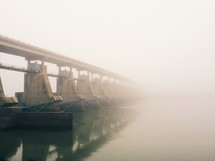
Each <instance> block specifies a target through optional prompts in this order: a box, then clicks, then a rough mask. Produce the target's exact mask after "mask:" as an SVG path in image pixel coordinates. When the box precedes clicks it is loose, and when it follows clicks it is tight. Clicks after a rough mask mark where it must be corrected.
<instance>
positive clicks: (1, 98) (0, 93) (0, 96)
mask: <svg viewBox="0 0 215 161" xmlns="http://www.w3.org/2000/svg"><path fill="white" fill-rule="evenodd" d="M5 101H6V99H5V95H4V89H3V85H2V81H1V77H0V106H2V105H3V104H5Z"/></svg>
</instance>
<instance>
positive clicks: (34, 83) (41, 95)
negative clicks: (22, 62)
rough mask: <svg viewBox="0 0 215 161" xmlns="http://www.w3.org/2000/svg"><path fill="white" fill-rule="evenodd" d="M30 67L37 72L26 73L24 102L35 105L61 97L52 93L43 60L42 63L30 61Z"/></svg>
mask: <svg viewBox="0 0 215 161" xmlns="http://www.w3.org/2000/svg"><path fill="white" fill-rule="evenodd" d="M28 69H29V70H33V71H35V72H32V73H27V74H25V79H24V94H23V100H22V102H23V103H25V104H26V105H30V106H33V105H38V104H42V103H46V102H49V101H56V100H60V99H61V98H59V97H57V96H53V94H52V90H51V85H50V82H49V79H48V75H47V69H46V66H45V65H44V62H43V61H42V63H41V64H37V63H30V62H29V63H28Z"/></svg>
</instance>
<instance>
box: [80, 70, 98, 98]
mask: <svg viewBox="0 0 215 161" xmlns="http://www.w3.org/2000/svg"><path fill="white" fill-rule="evenodd" d="M79 72H80V71H79ZM88 74H89V72H88ZM78 79H79V80H78V92H79V94H80V95H81V96H85V97H87V98H92V97H94V96H95V93H94V90H93V87H92V84H91V81H90V80H89V75H86V74H79V77H78Z"/></svg>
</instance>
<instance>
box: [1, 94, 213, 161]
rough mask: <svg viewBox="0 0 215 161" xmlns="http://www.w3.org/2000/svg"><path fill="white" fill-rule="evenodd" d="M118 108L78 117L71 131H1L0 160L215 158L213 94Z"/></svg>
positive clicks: (200, 160) (185, 160) (197, 160)
mask: <svg viewBox="0 0 215 161" xmlns="http://www.w3.org/2000/svg"><path fill="white" fill-rule="evenodd" d="M127 108H130V110H128V109H127ZM119 109H120V110H117V109H116V108H111V109H109V110H101V111H91V112H88V113H85V114H76V116H75V120H76V122H75V126H74V129H73V130H67V131H62V130H32V129H31V130H10V131H3V132H0V158H1V159H2V160H3V159H4V160H10V161H21V160H23V161H25V160H28V161H29V160H34V161H55V160H56V161H60V160H61V161H69V160H70V161H158V160H159V161H181V160H183V161H214V160H215V153H214V150H215V124H214V120H215V118H214V114H215V99H214V96H210V95H209V96H195V97H190V96H189V97H180V98H179V97H166V98H152V99H145V100H143V101H142V102H141V103H135V104H130V105H126V106H123V107H121V108H119ZM131 109H132V110H131ZM132 111H136V112H137V113H133V112H132Z"/></svg>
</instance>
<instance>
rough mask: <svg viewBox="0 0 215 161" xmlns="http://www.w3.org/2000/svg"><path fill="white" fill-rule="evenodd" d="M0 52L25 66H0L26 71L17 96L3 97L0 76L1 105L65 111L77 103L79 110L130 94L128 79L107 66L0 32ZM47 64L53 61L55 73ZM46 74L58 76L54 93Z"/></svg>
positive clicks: (71, 109) (111, 101)
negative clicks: (23, 62) (25, 63)
mask: <svg viewBox="0 0 215 161" xmlns="http://www.w3.org/2000/svg"><path fill="white" fill-rule="evenodd" d="M0 52H1V54H10V55H14V56H19V57H23V58H25V60H26V61H27V67H17V66H15V65H8V64H4V62H0V69H4V70H12V71H17V72H23V73H25V74H24V89H23V92H16V97H5V95H4V88H3V83H2V82H1V76H0V108H1V106H5V105H7V106H8V105H9V106H10V105H14V104H18V103H19V104H20V103H21V104H22V106H23V107H25V108H23V109H24V110H23V109H22V111H28V112H29V111H30V112H42V111H46V112H47V111H48V112H56V111H58V112H59V111H60V112H66V111H73V110H74V108H77V107H76V106H77V105H78V108H79V109H80V108H83V106H84V108H88V107H90V106H91V107H92V106H93V107H97V106H101V104H103V105H107V104H114V103H119V102H122V100H126V99H127V98H128V97H129V96H128V94H129V93H130V92H129V90H130V89H129V88H128V84H129V80H128V79H127V78H125V77H123V76H121V75H119V74H116V73H114V72H111V71H108V70H106V69H102V68H99V67H96V66H94V65H91V64H88V63H85V62H82V61H79V60H76V59H73V58H70V57H66V56H63V55H60V54H57V53H54V52H52V51H49V50H46V49H42V48H39V47H36V46H33V45H30V44H26V43H24V42H20V41H18V40H14V39H11V38H8V37H5V36H1V35H0ZM46 63H51V64H55V65H56V67H57V68H58V73H55V74H54V73H49V72H48V70H47V69H48V65H47V64H46ZM74 70H76V73H77V77H75V76H74V73H73V71H74ZM49 76H52V77H56V78H57V83H56V84H57V88H56V89H57V91H56V93H53V92H52V89H51V84H50V82H49V79H48V77H49ZM104 78H106V79H104ZM98 102H99V103H98ZM56 104H57V105H56ZM103 105H102V106H103ZM44 109H45V110H44Z"/></svg>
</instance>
